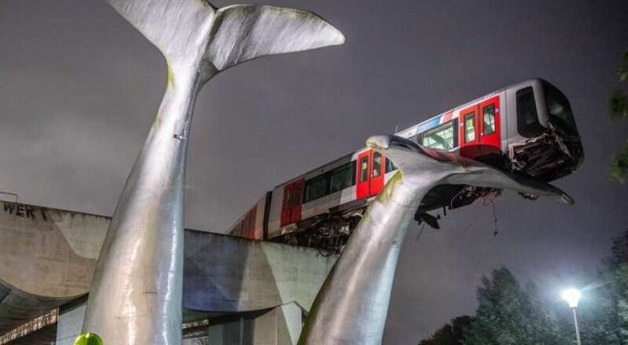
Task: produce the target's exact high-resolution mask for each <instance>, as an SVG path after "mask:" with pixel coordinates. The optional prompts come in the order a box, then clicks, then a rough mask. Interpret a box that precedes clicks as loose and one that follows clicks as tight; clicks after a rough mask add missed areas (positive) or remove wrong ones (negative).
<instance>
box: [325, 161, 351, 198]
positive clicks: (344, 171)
mask: <svg viewBox="0 0 628 345" xmlns="http://www.w3.org/2000/svg"><path fill="white" fill-rule="evenodd" d="M354 167H355V165H354V163H353V162H351V163H347V164H345V165H343V166H341V167H340V168H337V169H336V170H334V171H332V172H331V180H330V192H331V193H335V192H337V191H339V190H343V189H345V188H349V187H351V186H353V185H354V184H355V179H354V177H355V173H354V169H355V168H354Z"/></svg>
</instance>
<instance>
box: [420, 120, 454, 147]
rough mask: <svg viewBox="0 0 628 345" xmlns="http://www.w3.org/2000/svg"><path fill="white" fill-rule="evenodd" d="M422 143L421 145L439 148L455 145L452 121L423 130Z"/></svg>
mask: <svg viewBox="0 0 628 345" xmlns="http://www.w3.org/2000/svg"><path fill="white" fill-rule="evenodd" d="M422 143H423V146H427V147H431V148H435V149H440V150H451V149H453V148H454V147H456V141H455V138H454V123H453V121H449V122H447V123H445V124H443V125H441V126H439V127H436V128H434V129H432V130H430V131H427V132H425V133H424V134H423V140H422Z"/></svg>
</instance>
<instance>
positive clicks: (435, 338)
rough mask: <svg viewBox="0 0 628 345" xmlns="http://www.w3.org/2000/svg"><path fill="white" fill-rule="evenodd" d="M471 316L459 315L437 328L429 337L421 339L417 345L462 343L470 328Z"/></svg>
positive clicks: (454, 344) (457, 344)
mask: <svg viewBox="0 0 628 345" xmlns="http://www.w3.org/2000/svg"><path fill="white" fill-rule="evenodd" d="M472 321H473V318H471V317H470V316H466V315H465V316H459V317H457V318H455V319H453V320H451V324H449V323H447V324H445V325H444V326H443V327H441V328H439V329H438V330H437V331H436V332H434V334H432V336H431V337H430V338H429V339H425V340H422V341H421V342H420V343H419V345H463V344H464V340H465V337H466V335H467V333H468V332H469V329H470V328H471V323H472Z"/></svg>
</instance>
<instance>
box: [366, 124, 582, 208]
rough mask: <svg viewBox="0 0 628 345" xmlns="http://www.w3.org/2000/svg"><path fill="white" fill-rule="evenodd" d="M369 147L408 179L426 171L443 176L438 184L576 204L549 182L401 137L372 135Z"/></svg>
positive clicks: (368, 141)
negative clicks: (518, 194) (389, 161)
mask: <svg viewBox="0 0 628 345" xmlns="http://www.w3.org/2000/svg"><path fill="white" fill-rule="evenodd" d="M367 146H368V147H370V148H372V149H375V150H376V151H378V152H380V153H381V154H383V155H384V156H386V157H387V158H390V159H391V160H392V161H393V163H395V165H396V166H397V167H398V168H399V170H400V171H401V173H402V174H403V176H404V178H407V179H412V178H413V176H415V175H416V176H423V174H424V173H425V172H426V170H430V171H433V173H435V174H438V173H441V174H442V176H441V180H440V182H439V183H438V184H439V185H444V184H452V185H460V184H465V185H470V186H476V187H488V188H496V189H509V190H513V191H516V192H520V193H527V194H534V195H539V196H547V197H551V198H553V199H557V200H558V201H560V202H563V203H565V204H573V203H574V200H573V198H572V197H571V196H569V195H568V194H567V193H565V192H564V191H562V190H561V189H560V188H558V187H556V186H553V185H551V184H549V183H546V182H543V181H538V180H534V179H531V178H526V177H523V176H515V175H512V174H508V173H505V172H503V171H500V170H497V169H495V168H493V167H491V166H488V165H486V164H483V163H480V162H478V161H474V160H471V159H468V158H464V157H461V156H458V155H456V154H454V153H451V152H446V151H441V150H436V149H432V148H428V147H423V146H420V145H418V144H416V143H414V142H412V141H410V140H407V139H404V138H401V137H398V136H394V135H390V136H389V135H382V136H373V137H370V138H369V139H368V140H367Z"/></svg>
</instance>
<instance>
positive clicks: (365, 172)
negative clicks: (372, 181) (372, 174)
mask: <svg viewBox="0 0 628 345" xmlns="http://www.w3.org/2000/svg"><path fill="white" fill-rule="evenodd" d="M368 178H369V157H368V156H366V157H362V159H360V182H364V181H366V180H368Z"/></svg>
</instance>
